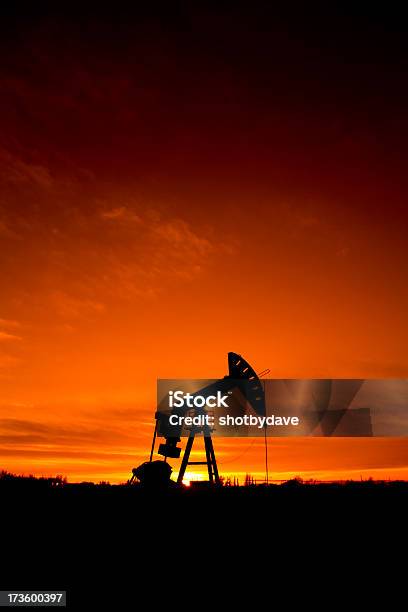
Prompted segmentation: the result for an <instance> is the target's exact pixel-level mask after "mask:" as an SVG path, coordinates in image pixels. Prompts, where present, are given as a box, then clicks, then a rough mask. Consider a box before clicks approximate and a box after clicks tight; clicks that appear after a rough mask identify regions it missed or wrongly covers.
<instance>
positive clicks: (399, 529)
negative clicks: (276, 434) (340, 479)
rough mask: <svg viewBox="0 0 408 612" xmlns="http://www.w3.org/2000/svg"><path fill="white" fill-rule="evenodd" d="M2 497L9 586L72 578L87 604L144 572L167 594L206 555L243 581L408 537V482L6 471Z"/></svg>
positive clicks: (128, 586) (48, 584)
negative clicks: (135, 479)
mask: <svg viewBox="0 0 408 612" xmlns="http://www.w3.org/2000/svg"><path fill="white" fill-rule="evenodd" d="M0 500H1V516H2V534H3V535H2V548H1V550H2V561H3V567H4V571H3V572H2V577H1V588H3V589H4V588H14V589H16V588H20V589H33V590H34V589H36V590H38V589H42V588H43V589H45V588H47V589H50V588H55V589H65V590H67V591H68V603H70V604H71V606H70V607H75V608H77V607H79V602H80V598H81V597H84V598H85V599H84V600H82V601H85V602H86V603H87V606H88V609H94V605H95V606H96V604H93V603H92V602H94V601H95V600H97V601H99V603H104V604H106V602H107V601H108V599H109V600H110V601H111V602H112V603H111V604H109V606H108V609H112V610H116V609H127V608H123V606H124V605H125V603H124V602H125V599H126V601H129V597H133V595H134V596H136V595H137V594H139V593H141V592H142V590H143V589H147V582H146V580H147V578H146V575H148V576H149V580H152V579H153V580H154V581H155V584H156V587H149V588H153V591H154V593H155V596H157V595H158V594H159V593H162V592H163V593H164V596H166V589H168V588H174V581H175V580H178V579H180V580H181V581H182V582H183V581H184V580H187V576H189V575H190V573H191V572H193V573H194V572H195V571H196V568H197V563H201V562H202V560H203V559H205V558H206V556H207V558H209V559H210V561H209V562H210V566H208V567H209V568H211V572H213V574H212V575H213V576H214V577H215V576H217V575H218V574H219V573H220V572H221V574H219V575H222V576H223V575H224V574H225V572H226V571H227V570H228V572H232V574H233V575H235V576H236V579H237V580H238V583H237V584H238V586H239V585H240V582H239V581H240V579H241V580H242V576H243V574H244V575H245V576H248V575H249V574H248V572H252V571H253V572H255V574H256V580H257V581H259V580H260V579H261V578H260V576H261V575H262V572H265V573H266V574H267V578H266V579H267V580H271V576H272V575H274V576H276V575H278V574H275V573H274V572H278V573H279V572H284V574H285V571H286V574H285V575H287V574H288V572H289V573H290V572H292V571H295V570H296V571H297V570H299V568H300V567H306V566H308V565H310V563H311V561H310V559H311V557H310V555H311V554H312V553H313V554H315V553H316V551H319V548H320V551H321V553H320V554H321V557H320V561H319V563H318V564H317V565H316V572H317V573H318V574H319V576H321V575H322V572H324V571H325V570H326V569H328V568H326V567H325V562H324V559H325V558H326V557H327V551H328V550H330V551H331V552H334V553H335V555H336V557H337V556H339V555H340V556H341V555H346V558H347V564H348V567H349V566H351V565H352V564H353V563H359V561H358V559H360V556H361V554H362V553H363V552H364V553H367V552H369V551H370V550H371V548H372V550H373V554H376V555H378V547H379V546H380V542H381V546H386V547H387V546H389V545H392V546H395V545H397V546H399V545H401V547H402V546H403V537H404V535H403V534H404V531H405V528H404V525H405V524H406V515H407V500H408V483H407V482H384V483H375V482H370V481H366V482H348V483H346V484H335V483H331V484H302V483H300V482H298V481H289V482H288V483H286V484H282V485H270V486H268V487H265V486H247V487H222V488H219V489H216V490H214V489H211V490H209V489H206V488H205V487H202V488H200V489H196V490H194V489H191V488H190V489H187V488H184V489H178V488H171V489H167V490H162V491H151V490H150V491H149V490H146V489H143V488H142V487H140V486H138V485H136V486H126V485H109V484H100V485H94V484H91V483H83V484H69V483H66V482H65V481H64V480H63V479H61V478H59V479H35V478H15V477H10V476H9V477H7V476H6V477H3V478H1V479H0ZM385 554H388V555H389V558H390V559H391V558H392V556H390V555H391V553H385ZM258 557H259V558H262V559H264V561H262V563H258V561H257V559H258ZM217 567H218V569H216V568H217ZM285 568H286V569H285ZM206 571H207V570H206ZM302 571H303V570H302ZM180 572H181V574H180ZM217 572H218V573H217ZM199 576H201V578H200V579H202V580H204V581H206V580H207V577H206V576H207V574H206V573H205V572H204V573H203V574H201V573H200V574H199ZM275 579H276V578H275ZM319 580H320V578H319ZM149 584H150V583H149ZM241 586H242V585H241ZM183 588H184V587H183ZM197 588H201V587H197ZM202 588H203V589H204V591H203V594H202V597H205V596H206V595H207V594H209V591H208V590H207V587H205V588H204V586H202ZM150 593H151V591H150ZM137 596H139V595H137ZM124 598H125V599H124Z"/></svg>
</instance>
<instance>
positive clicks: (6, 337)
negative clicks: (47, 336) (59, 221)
mask: <svg viewBox="0 0 408 612" xmlns="http://www.w3.org/2000/svg"><path fill="white" fill-rule="evenodd" d="M10 340H11V341H13V340H22V338H21V336H16V335H15V334H9V333H8V332H4V331H0V342H7V341H10Z"/></svg>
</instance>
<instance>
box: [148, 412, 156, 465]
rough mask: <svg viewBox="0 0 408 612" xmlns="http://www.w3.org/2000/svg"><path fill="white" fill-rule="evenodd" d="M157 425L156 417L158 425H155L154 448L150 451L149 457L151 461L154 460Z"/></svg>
mask: <svg viewBox="0 0 408 612" xmlns="http://www.w3.org/2000/svg"><path fill="white" fill-rule="evenodd" d="M157 425H158V420H157V419H156V425H155V427H154V434H153V441H152V450H151V451H150V459H149V461H150V463H151V462H152V460H153V453H154V445H155V444H156V436H157Z"/></svg>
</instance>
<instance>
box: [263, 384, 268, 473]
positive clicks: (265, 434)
mask: <svg viewBox="0 0 408 612" xmlns="http://www.w3.org/2000/svg"><path fill="white" fill-rule="evenodd" d="M263 388H264V401H265V416H268V413H267V410H266V380H265V381H264V385H263ZM267 427H268V426H267V424H266V421H265V426H264V436H265V471H266V484H269V466H268V435H267V433H268V431H267Z"/></svg>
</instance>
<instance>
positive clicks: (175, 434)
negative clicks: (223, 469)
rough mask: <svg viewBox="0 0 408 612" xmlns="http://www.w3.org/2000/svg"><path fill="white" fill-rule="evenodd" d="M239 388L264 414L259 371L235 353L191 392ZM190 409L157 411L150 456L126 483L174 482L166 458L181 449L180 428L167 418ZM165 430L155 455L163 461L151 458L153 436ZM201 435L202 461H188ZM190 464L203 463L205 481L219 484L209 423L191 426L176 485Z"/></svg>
mask: <svg viewBox="0 0 408 612" xmlns="http://www.w3.org/2000/svg"><path fill="white" fill-rule="evenodd" d="M234 389H238V390H240V391H241V392H242V395H243V396H244V397H245V400H246V402H248V403H249V404H250V406H251V407H252V409H253V410H254V411H255V412H256V413H257V414H258V415H261V416H264V415H265V393H264V388H263V386H262V383H261V381H260V379H259V376H258V374H257V373H256V372H255V370H254V369H253V368H252V367H251V366H250V365H249V363H248V362H247V361H246V360H245V359H244V358H243V357H242V356H241V355H238V354H237V353H232V352H230V353H228V374H227V375H226V376H224V378H221V379H219V380H217V381H216V382H214V383H212V384H210V385H208V386H206V387H203V388H202V389H200V390H199V391H196V392H195V393H193V394H191V395H192V398H194V397H195V396H197V395H200V396H203V397H204V398H207V397H209V396H210V395H216V394H217V393H218V392H220V393H222V394H226V393H228V392H232V391H233V390H234ZM190 410H191V408H186V407H184V408H177V409H175V408H173V409H172V411H171V414H166V413H163V412H160V411H157V412H156V415H155V418H156V425H155V429H154V433H153V441H152V447H151V452H150V459H149V461H146V462H145V463H142V464H141V465H140V466H139V467H137V468H134V469H133V470H132V477H131V478H130V480H129V484H133V483H134V482H135V479H138V480H139V481H140V483H141V484H142V485H144V486H146V487H150V488H159V487H165V486H169V485H173V481H171V480H170V477H171V473H172V471H173V470H172V468H171V466H170V465H169V464H168V463H167V458H171V459H178V458H179V457H180V455H181V451H182V448H181V447H180V446H179V443H180V442H181V436H180V434H181V431H182V427H181V426H180V427H179V428H177V427H176V428H175V427H174V426H172V427H171V428H170V427H168V420H169V418H170V416H171V415H172V414H177V415H178V416H184V414H185V413H186V412H187V411H190ZM194 411H195V415H197V416H198V415H205V414H206V411H205V409H204V408H194ZM167 430H168V431H169V432H170V433H168V434H166V433H164V437H165V442H164V443H162V444H160V445H159V448H158V454H159V455H161V456H162V457H164V459H163V460H153V455H154V450H155V445H156V438H157V435H158V433H159V435H161V433H162V432H166V431H167ZM201 433H202V434H203V439H204V449H205V461H190V454H191V450H192V448H193V444H194V440H195V437H196V435H197V434H201ZM189 465H206V466H207V471H208V482H209V484H210V485H215V486H217V485H220V476H219V472H218V466H217V460H216V457H215V451H214V445H213V441H212V437H211V428H210V427H209V426H208V425H204V426H202V427H201V426H197V427H192V428H191V430H190V433H189V436H188V437H187V443H186V448H185V450H184V454H183V459H182V462H181V466H180V470H179V473H178V477H177V485H179V486H181V485H182V483H183V479H184V475H185V472H186V468H187V466H189Z"/></svg>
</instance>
